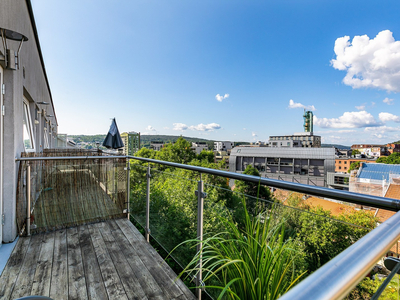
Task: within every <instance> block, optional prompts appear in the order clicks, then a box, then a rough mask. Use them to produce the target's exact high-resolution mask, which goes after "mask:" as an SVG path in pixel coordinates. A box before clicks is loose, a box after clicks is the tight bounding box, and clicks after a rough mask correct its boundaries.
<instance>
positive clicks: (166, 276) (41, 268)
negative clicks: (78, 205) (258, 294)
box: [0, 219, 196, 300]
mask: <svg viewBox="0 0 400 300" xmlns="http://www.w3.org/2000/svg"><path fill="white" fill-rule="evenodd" d="M29 295H42V296H47V297H50V298H53V299H57V300H59V299H96V300H102V299H196V298H195V297H194V295H193V294H192V292H191V291H189V289H188V288H187V287H186V286H185V285H184V284H183V282H182V281H180V280H176V274H175V273H174V272H173V271H172V269H171V268H170V267H169V266H168V265H167V264H166V263H165V261H164V260H163V259H162V258H161V257H160V256H159V255H158V253H157V252H156V251H155V250H154V248H152V247H151V246H150V245H149V244H148V243H147V242H146V240H145V239H144V237H143V236H142V235H141V234H140V233H139V231H138V230H137V229H136V228H135V227H134V226H133V225H132V224H131V223H130V222H129V221H128V220H127V219H118V220H109V221H106V222H101V223H96V224H91V225H82V226H79V227H75V228H69V229H64V230H58V231H55V232H50V233H45V234H38V235H34V236H32V237H26V238H20V239H19V241H18V243H17V245H16V247H15V249H14V251H13V253H12V254H11V256H10V258H9V260H8V262H7V265H6V267H5V269H4V271H3V273H2V274H1V277H0V299H16V298H19V297H23V296H29Z"/></svg>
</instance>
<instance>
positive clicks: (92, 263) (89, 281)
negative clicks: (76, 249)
mask: <svg viewBox="0 0 400 300" xmlns="http://www.w3.org/2000/svg"><path fill="white" fill-rule="evenodd" d="M78 233H79V244H80V247H81V252H82V261H83V268H84V270H85V278H86V287H87V291H88V298H89V299H93V300H97V299H108V296H107V292H106V288H105V286H104V283H103V278H102V277H101V272H100V267H99V264H98V262H97V259H96V253H95V252H94V249H93V245H92V240H91V238H90V234H89V229H88V228H87V226H86V225H84V226H79V228H78Z"/></svg>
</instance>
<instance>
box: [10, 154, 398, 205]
mask: <svg viewBox="0 0 400 300" xmlns="http://www.w3.org/2000/svg"><path fill="white" fill-rule="evenodd" d="M113 158H127V159H135V160H140V161H144V162H149V163H155V164H161V165H165V166H170V167H175V168H181V169H185V170H191V171H195V172H200V173H206V174H211V175H217V176H221V177H227V178H230V179H237V180H243V181H248V182H254V183H259V184H262V185H267V186H270V187H274V188H279V189H284V190H291V191H294V192H298V193H303V194H308V195H313V196H317V197H323V198H331V199H335V200H340V201H344V202H349V203H354V204H360V205H366V206H372V207H375V208H383V209H387V210H390V211H394V212H397V211H399V210H400V200H397V199H392V198H384V197H378V196H371V195H365V194H359V193H353V192H348V191H341V190H334V189H329V188H325V187H319V186H312V185H306V184H301V183H295V182H289V181H282V180H277V179H270V178H265V177H257V176H252V175H246V174H240V173H234V172H229V171H223V170H217V169H210V168H205V167H199V166H192V165H184V164H179V163H174V162H169V161H162V160H156V159H151V158H145V157H137V156H131V155H118V156H63V157H21V158H16V161H35V160H69V159H71V160H82V159H83V160H85V159H113Z"/></svg>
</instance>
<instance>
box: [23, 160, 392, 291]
mask: <svg viewBox="0 0 400 300" xmlns="http://www.w3.org/2000/svg"><path fill="white" fill-rule="evenodd" d="M17 161H21V171H20V179H21V180H20V183H21V186H20V196H21V195H25V194H26V197H25V196H23V197H21V199H20V201H19V202H24V201H25V205H22V204H21V203H20V204H19V205H20V208H19V212H18V214H19V222H18V223H19V227H20V229H21V232H22V231H23V230H22V229H23V228H24V224H25V225H26V227H25V232H27V233H28V234H29V231H30V228H29V224H30V223H31V212H32V210H33V209H35V210H36V211H38V210H39V205H42V206H43V208H42V211H43V212H42V214H43V215H46V214H49V212H51V213H50V215H51V214H54V215H56V216H57V217H56V218H55V220H57V221H58V222H61V223H62V222H64V223H63V224H60V223H59V224H56V225H54V224H52V223H51V224H50V223H43V224H44V225H42V223H41V224H36V223H39V220H38V219H37V218H35V221H34V223H35V225H36V226H37V229H36V230H38V229H40V228H44V229H49V228H50V227H57V226H70V225H71V224H75V223H78V222H90V221H93V220H97V219H102V218H108V217H113V216H121V215H122V214H124V213H125V214H128V217H132V218H133V219H134V220H135V222H137V223H138V224H140V225H141V226H143V228H144V231H145V236H146V239H147V240H148V241H149V239H150V236H151V237H152V238H154V239H155V240H156V241H158V242H159V244H160V245H161V246H162V247H163V248H164V249H165V250H166V251H167V252H171V251H172V250H173V249H175V247H176V246H177V245H178V244H179V243H180V242H182V241H184V240H188V239H198V240H199V241H202V240H203V236H204V235H205V234H211V233H212V230H214V229H215V228H216V227H218V224H216V223H217V222H218V215H221V214H224V213H225V212H226V209H225V206H224V205H225V203H224V202H223V200H224V199H226V198H230V197H231V196H232V194H233V193H234V192H232V191H231V190H230V189H222V188H221V187H219V186H216V185H212V184H210V181H209V180H208V179H209V178H211V177H215V176H217V177H221V178H222V179H221V180H225V179H235V180H242V181H246V182H253V183H256V184H260V185H265V186H269V187H274V188H278V189H283V190H289V191H294V192H298V193H302V194H307V195H313V196H317V197H324V198H330V199H335V200H339V201H344V202H349V203H353V204H359V205H364V206H371V207H376V208H381V209H386V210H390V211H394V212H397V211H399V210H400V201H399V200H396V199H388V198H383V197H375V196H369V195H364V194H357V193H350V192H345V191H340V190H333V189H328V188H323V187H317V186H310V185H304V184H299V183H294V182H286V181H281V180H275V179H268V178H264V177H255V176H250V175H245V174H238V173H233V172H227V171H223V170H216V169H209V168H204V167H199V166H194V165H184V164H178V163H173V162H166V161H158V160H153V159H148V158H142V157H134V156H93V155H90V156H64V157H22V158H20V159H17ZM106 162H107V163H106ZM166 167H169V168H177V169H180V170H182V174H181V175H179V174H178V175H177V174H176V173H174V174H172V173H169V172H168V169H166ZM127 171H129V173H128V172H127ZM25 172H26V173H25ZM185 172H189V173H185ZM24 174H25V175H24ZM128 175H129V178H130V180H129V184H127V183H128V181H127V178H128ZM135 176H136V177H135ZM153 177H158V178H161V179H162V180H152V178H153ZM24 178H25V181H24ZM33 178H35V180H32V179H33ZM24 182H26V184H23V183H24ZM166 182H175V183H178V182H181V183H182V188H181V189H170V186H167V185H166V184H165V183H166ZM74 185H75V186H74ZM65 186H68V188H67V189H66V187H65ZM87 186H89V187H90V189H89V190H88V191H85V190H84V189H83V188H82V187H85V188H86V187H87ZM32 187H34V188H32ZM99 187H100V188H99ZM59 188H61V189H60V190H59ZM55 191H57V193H58V194H53V197H54V196H57V195H60V194H59V192H60V191H61V192H64V194H61V195H66V194H67V193H69V195H70V196H68V197H71V196H72V195H77V199H78V200H77V202H76V203H75V204H76V205H79V197H81V196H85V195H86V196H87V195H89V194H92V195H93V194H95V195H97V196H99V195H102V196H101V198H100V199H99V198H98V197H97V198H96V199H93V201H92V202H93V204H95V203H97V202H102V203H103V204H104V207H106V208H105V209H106V212H104V213H103V212H102V211H101V209H100V208H96V209H97V210H96V209H95V208H93V207H92V206H91V207H86V208H81V209H80V211H81V214H79V213H74V214H73V216H72V215H69V216H65V215H64V216H63V211H62V210H61V211H60V210H56V208H54V207H53V208H51V207H50V206H51V205H50V204H51V201H52V200H51V199H50V198H46V197H44V196H43V195H45V194H46V193H47V192H50V193H53V192H55ZM80 194H82V195H80ZM207 194H208V195H211V194H212V195H216V196H215V198H216V199H221V202H219V201H216V202H213V203H211V202H208V201H207V198H206V195H207ZM165 195H167V196H168V197H170V198H171V199H174V201H176V203H177V205H176V207H169V206H167V205H166V204H167V203H166V202H165V197H166V196H165ZM127 198H129V199H130V201H127ZM247 198H248V199H250V201H254V202H253V203H256V202H258V201H259V200H257V199H254V200H253V199H251V197H247ZM68 199H70V198H68ZM182 202H184V203H185V204H184V205H182ZM169 203H170V202H169ZM67 204H68V203H67ZM67 204H65V205H67ZM178 204H179V205H178ZM266 205H268V203H267V202H266ZM104 207H103V208H104ZM172 209H182V211H179V210H178V211H172ZM86 210H87V211H93V210H96V212H95V213H94V215H89V216H86V215H84V213H83V212H84V211H86ZM183 210H184V211H183ZM277 211H278V212H277V213H280V214H285V213H286V214H291V213H299V214H307V213H308V212H306V211H298V210H296V209H293V208H290V207H287V206H283V205H279V208H278V210H277ZM179 213H181V218H180V219H179V220H177V219H175V222H176V221H179V222H184V223H185V224H184V225H185V226H186V227H187V229H188V230H187V232H186V235H183V236H181V234H182V232H179V234H180V236H177V235H178V233H175V232H174V222H173V221H174V220H173V219H171V217H175V218H176V216H178V215H179ZM36 214H37V213H35V216H36ZM129 214H130V216H129ZM188 216H189V217H188ZM318 218H320V219H321V222H338V221H337V220H334V219H330V218H326V217H324V216H319V217H318ZM26 220H29V221H28V222H23V221H26ZM63 220H65V221H63ZM71 220H73V221H72V222H71ZM195 220H197V222H196V221H195ZM167 221H168V222H169V223H168V224H167ZM344 225H345V226H348V227H349V230H351V228H353V226H354V225H352V224H344ZM310 230H318V227H315V228H313V227H312V226H311V227H310ZM367 231H368V230H367ZM399 239H400V213H396V214H395V215H394V216H393V217H391V218H390V219H389V220H387V221H386V222H384V223H383V224H381V225H380V226H379V227H377V228H376V229H374V230H372V231H371V232H369V233H368V234H366V235H365V236H364V237H362V238H361V239H359V240H357V241H355V242H354V243H353V244H352V245H351V246H350V247H349V248H347V249H346V250H345V251H343V252H342V253H340V254H339V255H338V256H336V257H335V258H334V259H332V260H331V261H329V262H328V263H326V264H325V265H323V266H322V267H321V268H319V269H318V270H317V271H316V272H314V273H313V274H311V275H310V276H308V277H307V278H306V279H304V280H303V281H301V282H300V283H299V284H298V285H297V286H295V287H294V288H292V289H291V290H290V291H289V292H288V293H286V294H285V295H283V296H282V297H281V299H339V298H343V297H344V296H346V295H347V294H348V293H349V292H350V291H351V290H352V289H353V288H354V287H355V286H356V285H357V283H358V282H360V281H361V280H362V279H363V278H365V276H366V275H367V273H368V272H370V270H371V269H372V268H373V267H374V265H375V264H376V262H377V261H378V260H379V259H380V258H382V257H383V256H384V255H385V253H387V252H388V251H389V250H390V248H391V247H392V246H393V244H395V243H396V242H397V241H398V240H399ZM200 249H201V243H200V245H199V247H198V248H197V251H200ZM195 253H196V249H192V250H187V249H185V248H178V249H176V250H174V251H173V252H172V256H173V257H174V258H176V260H177V261H178V262H179V263H181V264H182V265H185V264H187V263H188V261H189V260H190V259H191V257H193V255H194V254H195ZM202 284H203V282H202V273H201V271H200V272H199V273H197V274H196V286H197V287H201V286H202ZM197 293H198V296H199V298H201V294H202V289H201V288H199V289H198V292H197Z"/></svg>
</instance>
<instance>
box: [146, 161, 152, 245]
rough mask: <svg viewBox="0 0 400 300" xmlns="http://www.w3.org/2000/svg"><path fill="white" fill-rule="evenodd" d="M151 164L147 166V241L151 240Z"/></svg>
mask: <svg viewBox="0 0 400 300" xmlns="http://www.w3.org/2000/svg"><path fill="white" fill-rule="evenodd" d="M150 178H151V174H150V164H148V166H147V174H146V179H147V193H146V228H145V236H146V241H147V242H150Z"/></svg>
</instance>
